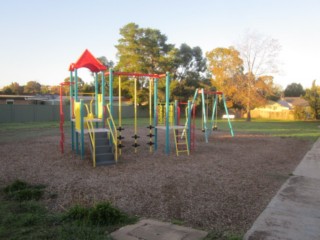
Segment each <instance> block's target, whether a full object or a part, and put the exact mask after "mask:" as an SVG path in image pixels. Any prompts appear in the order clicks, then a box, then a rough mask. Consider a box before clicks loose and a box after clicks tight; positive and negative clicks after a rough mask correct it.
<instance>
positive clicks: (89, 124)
mask: <svg viewBox="0 0 320 240" xmlns="http://www.w3.org/2000/svg"><path fill="white" fill-rule="evenodd" d="M84 106H85V107H86V110H87V115H89V113H90V112H89V108H88V105H87V104H85V105H84ZM86 123H87V128H88V133H89V136H90V139H91V146H92V161H93V167H96V143H95V139H96V137H95V131H94V126H93V122H92V121H91V120H90V118H87V120H86Z"/></svg>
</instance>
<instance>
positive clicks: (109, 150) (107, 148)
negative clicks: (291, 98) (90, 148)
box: [96, 145, 112, 154]
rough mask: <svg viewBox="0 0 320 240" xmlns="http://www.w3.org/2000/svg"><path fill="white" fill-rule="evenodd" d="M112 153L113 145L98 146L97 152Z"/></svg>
mask: <svg viewBox="0 0 320 240" xmlns="http://www.w3.org/2000/svg"><path fill="white" fill-rule="evenodd" d="M103 153H112V146H111V145H104V146H96V154H103Z"/></svg>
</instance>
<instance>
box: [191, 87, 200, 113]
mask: <svg viewBox="0 0 320 240" xmlns="http://www.w3.org/2000/svg"><path fill="white" fill-rule="evenodd" d="M198 91H199V89H198V88H197V89H196V91H195V92H194V95H193V99H192V103H191V108H193V105H194V103H195V101H196V99H197V96H198Z"/></svg>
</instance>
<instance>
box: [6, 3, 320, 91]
mask: <svg viewBox="0 0 320 240" xmlns="http://www.w3.org/2000/svg"><path fill="white" fill-rule="evenodd" d="M319 13H320V1H319V0H299V1H298V0H241V1H239V0H224V1H221V0H197V1H194V0H192V1H191V0H161V1H160V0H153V1H150V0H117V1H109V0H90V1H85V0H77V1H76V0H27V1H26V0H10V1H8V0H0V88H1V87H3V86H6V85H9V84H10V83H11V82H18V83H19V84H20V85H25V84H26V83H27V82H28V81H37V82H39V83H41V84H43V85H58V84H59V83H60V82H63V80H64V79H65V78H66V77H68V76H69V72H68V67H69V65H70V64H71V63H73V62H76V61H77V59H78V58H79V57H80V55H81V54H82V53H83V51H84V50H85V49H89V50H90V51H91V53H92V54H93V55H94V56H96V57H100V56H105V57H107V59H108V60H112V61H114V62H117V58H116V53H117V49H116V48H115V45H116V44H117V43H118V40H119V39H120V37H121V36H120V34H119V30H120V28H122V27H123V26H125V25H126V24H128V23H130V22H134V23H136V24H138V25H139V27H141V28H147V27H149V28H153V29H158V30H160V31H161V33H162V34H165V35H166V36H167V37H168V43H172V44H175V46H176V47H179V46H180V45H181V44H182V43H186V44H188V45H189V46H191V47H195V46H199V47H201V49H202V50H203V52H204V53H205V52H207V51H211V50H213V49H214V48H217V47H229V46H235V45H236V44H237V43H238V42H239V41H240V39H241V38H242V37H243V36H244V34H245V32H246V31H248V30H250V31H256V32H258V33H260V34H262V35H265V36H269V37H271V38H274V39H276V40H278V42H279V43H280V45H281V51H280V55H279V62H281V66H280V69H281V71H280V73H279V74H277V75H274V81H275V83H276V84H279V85H281V86H282V87H283V88H285V87H286V86H287V85H288V84H291V83H300V84H302V86H303V87H304V88H308V87H311V84H312V81H313V80H315V79H316V80H317V84H318V85H320V59H319V58H320V14H319ZM79 76H80V77H81V78H82V79H84V81H85V82H91V81H92V79H91V76H90V74H89V72H88V70H87V69H81V70H80V71H79Z"/></svg>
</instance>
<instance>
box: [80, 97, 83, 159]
mask: <svg viewBox="0 0 320 240" xmlns="http://www.w3.org/2000/svg"><path fill="white" fill-rule="evenodd" d="M80 129H81V136H80V137H81V159H83V158H84V111H83V99H81V100H80Z"/></svg>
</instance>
